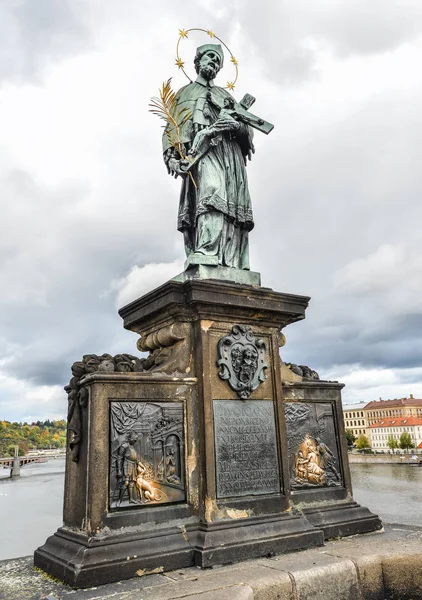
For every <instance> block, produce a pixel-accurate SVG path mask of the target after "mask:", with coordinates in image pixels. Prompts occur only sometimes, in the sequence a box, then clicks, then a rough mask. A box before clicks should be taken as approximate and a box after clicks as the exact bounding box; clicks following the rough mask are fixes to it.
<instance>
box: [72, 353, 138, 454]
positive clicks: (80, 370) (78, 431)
mask: <svg viewBox="0 0 422 600" xmlns="http://www.w3.org/2000/svg"><path fill="white" fill-rule="evenodd" d="M145 363H146V359H145V358H138V357H137V356H132V355H131V354H116V356H111V354H102V355H101V356H99V355H97V354H85V355H84V356H83V357H82V360H81V361H77V362H74V363H73V365H72V367H71V371H72V375H73V377H72V378H71V380H70V381H69V383H68V385H66V386H65V388H64V389H65V391H66V393H67V398H68V410H67V428H68V431H69V436H68V443H69V448H70V457H71V459H72V460H73V462H78V460H79V447H80V444H81V442H82V421H83V410H82V409H84V408H85V407H86V406H87V404H88V390H87V389H86V388H85V387H83V386H82V387H81V384H80V380H81V379H82V377H84V376H85V375H88V374H89V373H94V372H95V371H103V372H106V373H127V372H131V371H144V367H145Z"/></svg>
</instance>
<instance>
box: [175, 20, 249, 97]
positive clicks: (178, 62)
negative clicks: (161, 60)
mask: <svg viewBox="0 0 422 600" xmlns="http://www.w3.org/2000/svg"><path fill="white" fill-rule="evenodd" d="M191 31H202V32H204V33H206V34H207V35H209V36H210V38H213V39H215V40H218V41H219V42H220V44H222V45H223V46H224V48H225V49H226V50H227V51H228V53H229V54H230V61H231V62H232V63H233V65H234V68H235V70H236V73H235V77H234V79H233V81H228V82H227V85H226V89H228V90H234V86H235V84H236V81H237V77H238V74H239V69H238V65H239V63H238V61H237V59H236V58H235V57H234V56H233V54H232V53H231V51H230V48H229V47H228V46H227V45H226V44H225V43H224V42H223V40H222V39H220V38H219V37H218V36H217V35H215V33H214V32H213V31H211V30H210V29H201V28H199V27H193V28H191V29H179V39H178V40H177V46H176V65H177V66H178V67H179V69H181V70H182V72H183V75H184V76H185V77H187V78H188V79H189V81H190V82H192V79H191V78H190V77H189V75H188V74H187V73H186V71H185V63H184V62H183V60H182V59H181V58H180V55H179V44H180V42H181V41H182V40H183V39H186V38H187V37H188V34H189V33H190V32H191Z"/></svg>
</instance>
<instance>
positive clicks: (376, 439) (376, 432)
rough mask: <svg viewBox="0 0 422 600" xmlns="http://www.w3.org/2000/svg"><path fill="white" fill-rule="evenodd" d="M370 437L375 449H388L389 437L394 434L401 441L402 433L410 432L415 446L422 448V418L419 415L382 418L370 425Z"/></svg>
mask: <svg viewBox="0 0 422 600" xmlns="http://www.w3.org/2000/svg"><path fill="white" fill-rule="evenodd" d="M368 431H369V439H370V442H371V446H372V448H373V449H374V450H382V451H388V450H390V448H389V447H388V438H389V437H390V436H392V437H393V438H394V439H395V440H397V442H400V436H401V434H402V433H408V434H409V435H410V437H411V439H412V443H413V444H414V446H415V448H418V450H420V449H421V448H422V419H420V418H418V417H397V418H393V419H382V420H380V421H378V422H377V423H374V424H373V425H369V427H368Z"/></svg>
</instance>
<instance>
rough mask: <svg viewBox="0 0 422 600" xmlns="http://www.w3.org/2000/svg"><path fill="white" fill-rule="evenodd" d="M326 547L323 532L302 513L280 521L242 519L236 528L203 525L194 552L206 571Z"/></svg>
mask: <svg viewBox="0 0 422 600" xmlns="http://www.w3.org/2000/svg"><path fill="white" fill-rule="evenodd" d="M323 543H324V536H323V534H322V531H321V529H318V528H316V527H312V526H310V525H309V523H307V521H306V520H305V519H303V517H302V515H300V514H299V513H297V514H296V515H291V514H286V515H282V516H280V517H277V518H274V517H273V518H271V517H267V518H261V519H259V518H257V519H248V520H247V521H245V520H243V519H242V520H239V521H238V522H237V523H235V524H233V523H220V524H216V525H213V524H210V525H206V524H202V525H201V527H200V531H199V535H198V539H197V544H196V549H195V565H196V566H198V567H201V568H203V569H204V568H207V567H212V566H213V565H218V564H225V563H232V562H239V561H242V560H248V559H250V558H259V557H260V556H273V555H275V554H282V553H285V552H293V551H296V550H303V549H304V548H313V547H315V546H322V545H323Z"/></svg>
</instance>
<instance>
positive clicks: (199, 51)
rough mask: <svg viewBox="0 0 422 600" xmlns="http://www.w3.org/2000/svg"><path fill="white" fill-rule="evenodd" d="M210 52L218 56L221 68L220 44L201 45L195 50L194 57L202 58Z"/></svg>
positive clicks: (222, 58)
mask: <svg viewBox="0 0 422 600" xmlns="http://www.w3.org/2000/svg"><path fill="white" fill-rule="evenodd" d="M211 50H212V51H213V52H215V53H216V54H218V56H219V57H220V62H221V66H223V62H224V52H223V48H222V47H221V46H220V44H203V45H202V46H199V47H198V48H197V49H196V55H197V56H198V55H199V56H203V55H204V54H205V53H206V52H210V51H211Z"/></svg>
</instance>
